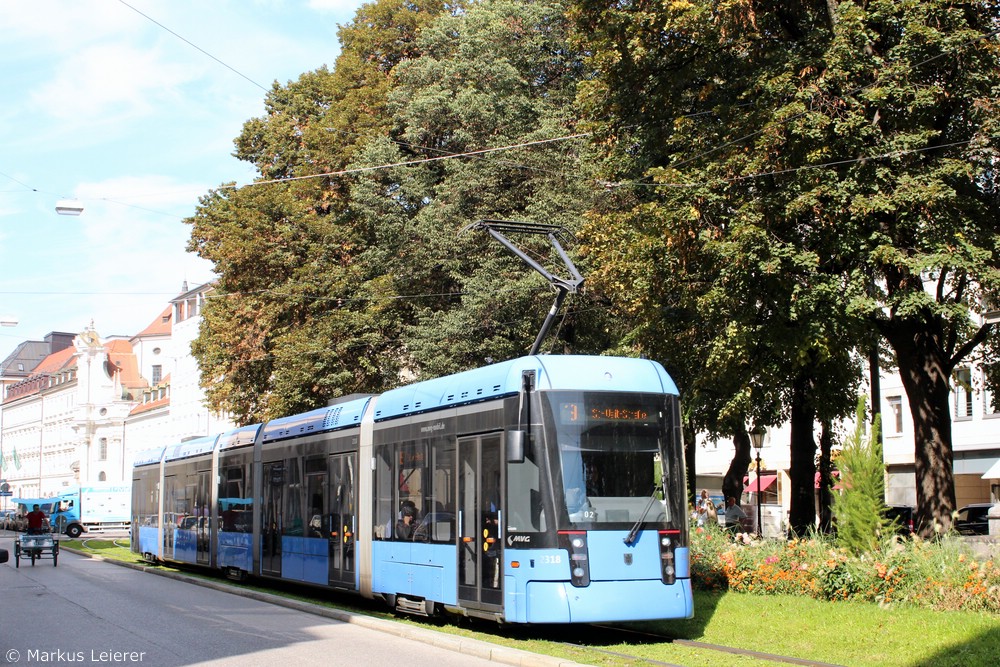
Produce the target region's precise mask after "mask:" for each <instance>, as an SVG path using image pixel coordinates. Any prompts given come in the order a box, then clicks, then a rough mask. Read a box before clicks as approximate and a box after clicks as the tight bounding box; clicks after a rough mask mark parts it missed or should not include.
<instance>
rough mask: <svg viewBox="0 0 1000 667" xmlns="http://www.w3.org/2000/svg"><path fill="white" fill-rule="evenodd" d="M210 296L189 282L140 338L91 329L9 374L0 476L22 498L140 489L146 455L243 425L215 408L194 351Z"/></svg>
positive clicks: (0, 421)
mask: <svg viewBox="0 0 1000 667" xmlns="http://www.w3.org/2000/svg"><path fill="white" fill-rule="evenodd" d="M208 291H209V288H208V287H207V286H202V287H199V288H196V289H194V290H188V289H187V287H186V285H185V288H184V290H183V292H182V294H181V295H180V296H179V297H178V298H177V299H175V300H174V301H173V302H172V303H171V304H170V306H169V307H167V308H166V309H165V310H163V311H162V312H161V313H160V315H159V316H158V317H157V318H156V319H154V321H153V322H152V323H150V325H149V326H147V327H146V329H144V330H143V331H142V332H140V333H139V334H136V335H135V336H133V337H131V338H129V339H127V340H126V339H124V338H121V337H115V338H113V339H110V340H106V341H105V340H102V339H101V338H100V336H99V335H98V333H97V332H96V331H95V330H94V329H93V327H90V328H88V329H87V330H85V331H83V332H82V333H80V334H78V335H76V336H75V337H73V339H72V345H71V346H70V347H65V348H63V349H61V350H57V351H55V352H53V353H51V354H48V355H47V356H45V357H44V358H43V359H41V361H40V362H37V365H36V366H35V367H34V368H31V369H28V370H26V371H23V372H22V373H21V374H20V375H14V374H13V372H12V373H11V377H9V378H6V376H5V382H4V390H5V391H4V396H3V402H2V407H0V452H2V459H3V471H2V473H0V477H2V478H3V479H5V480H6V481H7V483H8V484H9V485H10V488H11V491H12V492H13V495H14V496H15V497H26V498H27V497H35V498H45V497H49V496H52V495H56V494H57V493H60V492H62V491H63V490H64V489H65V488H66V487H69V486H76V485H79V484H83V483H90V482H97V481H108V482H129V483H130V482H131V474H132V461H133V460H134V457H135V454H136V453H138V452H141V451H145V450H148V449H152V448H154V447H158V446H165V445H170V444H174V443H177V442H181V441H183V440H186V439H189V438H193V437H198V436H202V435H208V434H212V433H219V432H223V431H226V430H228V429H231V428H233V427H234V424H233V423H232V422H231V421H230V420H229V419H227V418H226V417H225V416H221V415H217V414H214V413H213V412H212V411H211V410H209V409H208V407H207V406H206V404H205V401H204V393H203V392H202V391H201V389H200V386H199V371H198V367H197V363H196V361H195V360H194V358H193V357H191V354H190V348H191V341H193V340H194V338H195V337H196V336H197V333H198V323H199V321H200V304H202V303H203V302H204V298H205V294H206V293H207V292H208ZM177 320H180V321H181V322H182V325H181V326H175V322H176V321H177ZM50 336H52V334H50ZM59 336H62V337H63V338H68V335H67V334H59ZM65 342H66V341H65V340H62V341H61V343H62V344H65ZM38 344H39V345H41V343H40V342H38ZM23 348H25V344H22V345H21V346H19V348H18V349H19V350H21V349H23ZM8 360H11V357H8ZM11 365H12V366H15V364H14V363H13V361H11ZM23 365H24V363H23V362H18V363H17V364H16V366H17V367H21V366H23ZM175 383H176V384H175ZM172 389H173V390H174V391H172Z"/></svg>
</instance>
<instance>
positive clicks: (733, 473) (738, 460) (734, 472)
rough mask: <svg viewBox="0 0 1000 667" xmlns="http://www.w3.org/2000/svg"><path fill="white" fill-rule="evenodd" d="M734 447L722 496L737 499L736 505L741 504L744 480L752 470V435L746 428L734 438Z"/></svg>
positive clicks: (723, 481) (740, 430) (723, 483)
mask: <svg viewBox="0 0 1000 667" xmlns="http://www.w3.org/2000/svg"><path fill="white" fill-rule="evenodd" d="M733 446H734V447H735V448H736V452H735V454H733V460H732V461H731V462H730V463H729V470H727V471H726V476H725V477H723V478H722V495H724V496H725V497H726V498H736V504H737V505H738V504H739V503H740V498H741V497H742V496H743V489H744V486H743V480H744V479H745V478H746V476H747V470H748V469H749V468H750V435H749V434H748V433H747V430H746V428H745V427H744V428H740V429H738V430H737V431H736V434H735V435H734V436H733Z"/></svg>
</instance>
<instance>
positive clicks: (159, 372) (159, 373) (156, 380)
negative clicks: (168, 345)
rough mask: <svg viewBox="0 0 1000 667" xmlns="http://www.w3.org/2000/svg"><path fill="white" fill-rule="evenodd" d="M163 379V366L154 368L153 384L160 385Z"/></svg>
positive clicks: (157, 365)
mask: <svg viewBox="0 0 1000 667" xmlns="http://www.w3.org/2000/svg"><path fill="white" fill-rule="evenodd" d="M162 378H163V366H161V365H159V364H156V365H154V366H153V384H154V385H156V384H160V380H161V379H162Z"/></svg>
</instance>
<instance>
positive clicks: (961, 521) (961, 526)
mask: <svg viewBox="0 0 1000 667" xmlns="http://www.w3.org/2000/svg"><path fill="white" fill-rule="evenodd" d="M991 507H993V503H973V504H971V505H966V506H965V507H963V508H962V509H960V510H958V514H957V515H956V517H955V530H957V531H958V533H959V534H960V535H989V534H990V522H989V519H988V518H987V516H986V514H987V512H989V511H990V508H991Z"/></svg>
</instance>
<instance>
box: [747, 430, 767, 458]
mask: <svg viewBox="0 0 1000 667" xmlns="http://www.w3.org/2000/svg"><path fill="white" fill-rule="evenodd" d="M750 443H751V444H752V445H753V448H754V449H756V450H757V452H758V453H759V452H760V448H761V447H763V446H764V429H763V428H761V427H760V426H754V427H753V429H751V430H750Z"/></svg>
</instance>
